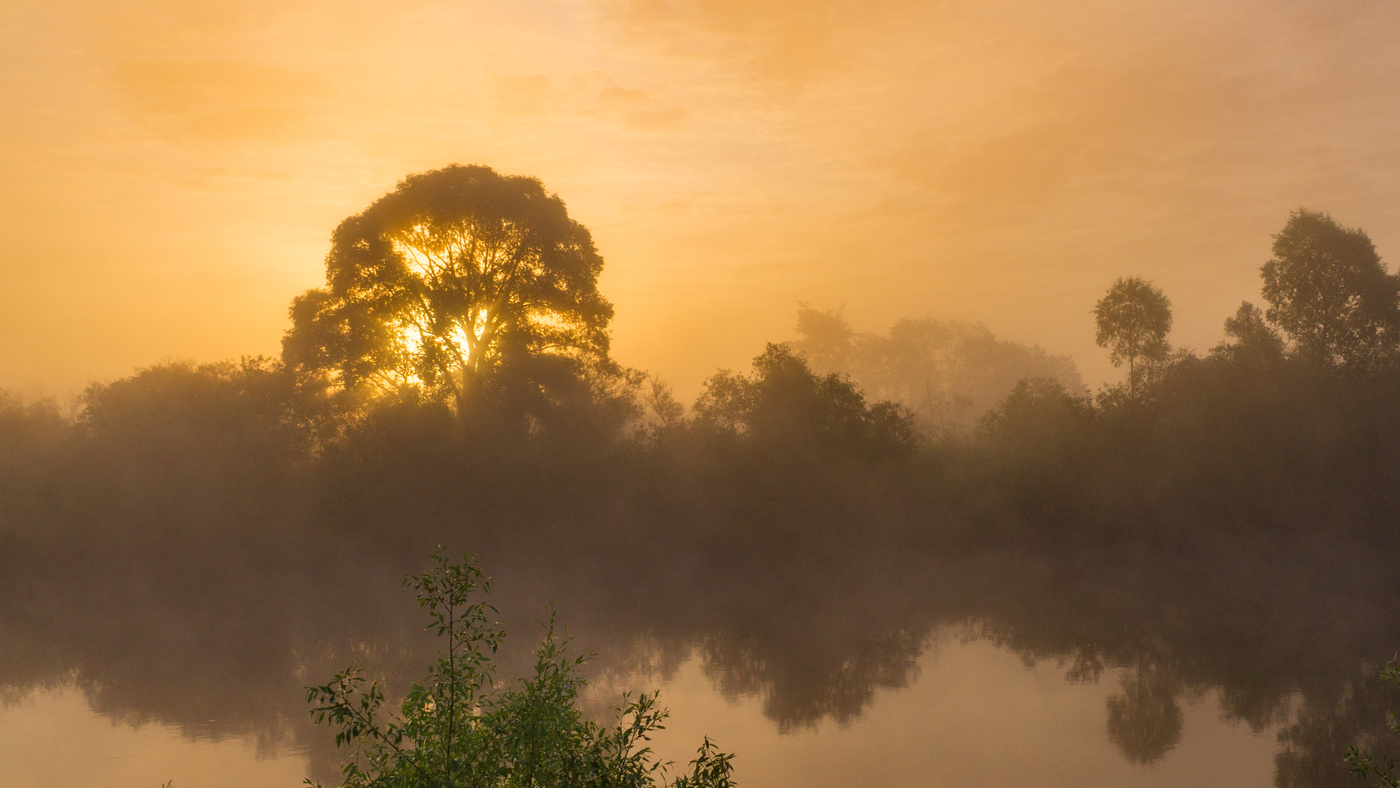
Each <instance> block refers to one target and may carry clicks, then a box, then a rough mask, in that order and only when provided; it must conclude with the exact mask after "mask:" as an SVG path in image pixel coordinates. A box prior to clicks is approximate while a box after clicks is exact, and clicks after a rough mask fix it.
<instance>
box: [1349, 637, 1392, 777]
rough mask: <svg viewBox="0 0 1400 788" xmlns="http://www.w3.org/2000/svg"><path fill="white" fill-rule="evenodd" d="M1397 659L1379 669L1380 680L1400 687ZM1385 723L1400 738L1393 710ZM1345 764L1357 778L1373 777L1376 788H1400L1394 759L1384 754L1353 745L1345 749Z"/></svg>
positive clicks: (1387, 715) (1388, 713)
mask: <svg viewBox="0 0 1400 788" xmlns="http://www.w3.org/2000/svg"><path fill="white" fill-rule="evenodd" d="M1397 659H1400V655H1397V656H1396V657H1395V658H1392V659H1391V660H1390V661H1389V662H1387V663H1385V667H1383V668H1381V678H1382V679H1384V680H1385V681H1388V682H1390V683H1391V684H1394V685H1396V686H1400V665H1397V664H1396V660H1397ZM1386 722H1387V724H1388V725H1389V727H1390V733H1391V735H1392V736H1400V716H1397V715H1396V714H1395V711H1394V709H1392V710H1390V711H1389V712H1387V713H1386ZM1346 763H1347V765H1348V766H1350V767H1351V770H1352V772H1353V773H1355V774H1356V776H1357V777H1358V778H1361V779H1365V778H1367V777H1374V778H1375V780H1376V782H1375V785H1376V786H1378V788H1400V773H1397V772H1396V769H1395V759H1394V758H1392V757H1390V756H1389V755H1386V754H1385V753H1381V754H1379V755H1377V754H1376V753H1374V752H1372V751H1371V750H1370V749H1369V748H1363V747H1358V746H1357V745H1355V744H1353V745H1352V746H1351V747H1349V748H1348V749H1347V757H1346Z"/></svg>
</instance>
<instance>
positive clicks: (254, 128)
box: [112, 61, 333, 141]
mask: <svg viewBox="0 0 1400 788" xmlns="http://www.w3.org/2000/svg"><path fill="white" fill-rule="evenodd" d="M112 78H113V80H114V81H115V82H116V85H117V86H118V88H119V90H120V92H121V94H122V95H123V96H124V97H125V98H126V99H127V100H128V101H129V102H130V104H131V106H132V107H134V108H135V110H136V111H137V113H139V115H140V116H141V118H142V119H143V120H144V121H145V123H146V124H147V125H148V126H150V127H151V128H153V129H154V130H155V131H156V132H157V133H158V134H160V135H162V136H166V137H173V138H178V139H191V140H215V141H223V140H242V139H249V138H260V137H272V136H283V135H287V134H290V133H294V132H295V131H297V129H298V128H299V127H300V126H302V125H303V124H304V122H305V121H306V120H307V119H308V118H309V117H310V116H311V115H312V114H313V112H314V110H315V107H316V105H317V104H319V103H321V102H323V101H324V100H326V99H327V98H328V97H329V96H331V95H332V92H333V91H332V90H331V89H330V87H329V86H328V85H327V84H326V83H325V82H324V81H323V80H321V79H318V78H316V77H315V76H313V75H311V74H308V73H305V72H299V71H293V70H291V69H286V68H279V67H277V66H272V65H268V64H264V63H250V62H238V61H185V62H125V63H118V64H116V65H114V66H113V67H112Z"/></svg>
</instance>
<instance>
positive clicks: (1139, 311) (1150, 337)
mask: <svg viewBox="0 0 1400 788" xmlns="http://www.w3.org/2000/svg"><path fill="white" fill-rule="evenodd" d="M1094 322H1095V324H1096V327H1097V331H1096V332H1095V334H1094V341H1095V342H1097V343H1098V345H1099V347H1103V348H1108V350H1109V360H1110V361H1112V362H1113V366H1115V367H1117V366H1121V365H1122V364H1123V363H1124V362H1127V364H1128V396H1129V398H1130V399H1131V398H1135V397H1136V395H1137V393H1138V389H1139V388H1140V387H1141V383H1142V374H1143V368H1142V363H1143V362H1147V363H1151V362H1158V361H1163V360H1165V359H1166V358H1167V355H1168V353H1169V352H1170V351H1171V346H1170V345H1169V344H1167V334H1168V333H1169V332H1170V331H1171V329H1172V310H1171V301H1169V300H1168V299H1167V297H1166V296H1165V295H1163V294H1162V291H1161V290H1159V289H1158V288H1157V287H1155V286H1153V285H1152V283H1151V282H1148V281H1147V280H1146V279H1142V278H1140V277H1136V276H1129V277H1122V278H1120V279H1118V281H1116V282H1114V283H1113V286H1112V287H1110V288H1109V289H1108V294H1107V295H1105V296H1104V297H1103V298H1101V299H1099V303H1098V304H1097V305H1095V307H1094Z"/></svg>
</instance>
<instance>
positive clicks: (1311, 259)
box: [1260, 210, 1400, 367]
mask: <svg viewBox="0 0 1400 788" xmlns="http://www.w3.org/2000/svg"><path fill="white" fill-rule="evenodd" d="M1260 273H1261V274H1262V276H1263V279H1264V286H1263V294H1264V300H1265V301H1268V302H1269V309H1268V312H1267V315H1268V318H1269V320H1270V321H1271V322H1273V323H1275V324H1276V325H1278V326H1279V327H1280V328H1282V329H1283V330H1284V331H1285V332H1286V333H1287V334H1288V336H1289V338H1290V339H1292V340H1293V342H1294V344H1295V346H1296V348H1297V351H1298V352H1299V354H1301V355H1303V356H1305V357H1307V358H1310V359H1313V360H1315V361H1322V362H1324V363H1331V364H1340V365H1344V366H1353V367H1354V366H1374V365H1377V364H1381V363H1384V362H1385V361H1387V360H1389V359H1390V358H1392V357H1393V356H1394V355H1395V352H1396V349H1397V346H1400V278H1397V277H1395V276H1392V275H1391V274H1389V273H1387V272H1386V268H1385V264H1384V263H1382V262H1381V258H1380V255H1379V254H1377V253H1376V247H1375V244H1373V243H1372V242H1371V238H1370V236H1368V235H1366V232H1365V231H1364V230H1361V229H1359V228H1349V227H1343V226H1341V225H1340V224H1338V223H1337V221H1336V220H1335V219H1333V218H1332V217H1331V215H1329V214H1327V213H1323V212H1318V211H1309V210H1298V211H1295V212H1293V213H1292V214H1291V215H1289V217H1288V223H1287V224H1285V225H1284V227H1283V230H1281V231H1280V232H1279V234H1278V235H1275V236H1274V246H1273V257H1272V258H1270V259H1269V261H1268V262H1266V263H1264V265H1263V267H1262V268H1261V269H1260Z"/></svg>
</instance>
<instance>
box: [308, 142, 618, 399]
mask: <svg viewBox="0 0 1400 788" xmlns="http://www.w3.org/2000/svg"><path fill="white" fill-rule="evenodd" d="M602 267H603V261H602V258H601V257H599V255H598V253H597V251H596V250H595V249H594V247H593V240H592V238H591V236H590V235H589V233H588V230H586V229H585V228H584V227H583V226H582V225H580V224H579V223H578V222H575V221H574V220H572V219H570V218H569V216H568V213H567V212H566V210H565V207H564V203H563V201H561V200H560V199H559V198H558V197H556V196H554V195H551V194H548V193H547V192H545V190H544V187H543V186H542V185H541V184H540V182H539V181H538V180H535V179H533V178H524V177H505V176H502V175H499V174H497V173H496V172H495V171H493V170H491V169H490V168H487V167H480V166H471V167H464V166H460V165H452V166H449V167H446V168H444V169H440V170H434V171H431V172H425V173H419V174H417V175H411V176H409V177H408V178H405V179H404V180H403V182H401V183H400V184H399V185H398V188H396V189H395V190H394V191H393V192H390V193H389V194H387V195H385V196H384V197H382V198H380V199H379V200H377V201H376V202H375V203H374V204H373V205H371V206H370V207H369V208H367V209H366V210H365V211H364V212H363V213H360V214H357V215H355V216H352V217H350V218H348V219H346V220H345V221H344V222H342V223H341V224H340V226H339V227H337V228H336V231H335V234H334V236H333V239H332V247H331V251H330V254H329V255H328V256H327V258H326V282H327V286H326V287H325V288H324V289H314V290H309V291H307V292H306V293H305V294H303V295H301V296H300V297H298V298H297V299H296V300H295V301H294V302H293V304H292V308H291V315H292V328H291V330H290V331H289V332H288V333H287V336H286V338H285V340H284V342H283V358H284V360H285V361H286V363H287V365H288V367H289V368H291V369H292V370H293V371H294V372H295V373H296V374H297V376H298V379H299V380H302V381H303V382H304V383H306V384H308V385H311V386H313V387H320V388H325V389H327V390H329V391H332V392H341V393H344V394H349V395H358V396H361V397H366V396H368V397H373V396H379V395H383V394H385V393H392V392H394V391H396V390H398V389H403V388H411V389H416V390H419V391H421V392H422V393H423V395H424V396H426V397H427V398H429V399H433V400H437V401H443V402H449V403H451V404H452V405H453V406H454V407H462V406H467V407H476V406H478V404H479V401H480V400H481V399H483V398H484V397H486V396H487V395H488V394H489V393H490V392H491V391H492V390H493V389H495V390H496V391H498V392H500V391H508V392H509V394H508V396H513V397H515V398H519V397H520V396H521V395H523V394H525V393H527V392H529V391H531V390H535V391H539V390H542V389H543V390H556V389H560V388H564V389H568V388H569V387H570V386H571V385H572V383H573V381H575V380H576V379H578V378H581V377H586V376H588V375H590V374H591V375H602V376H615V375H617V374H619V373H620V369H619V368H617V367H616V365H615V364H613V363H612V362H611V360H610V359H609V358H608V335H607V324H608V321H609V320H610V319H611V318H612V314H613V310H612V305H611V304H609V303H608V301H607V300H606V299H604V298H603V296H602V295H601V294H600V293H599V292H598V288H597V280H598V274H599V272H600V271H601V270H602ZM574 387H575V388H576V386H574Z"/></svg>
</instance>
